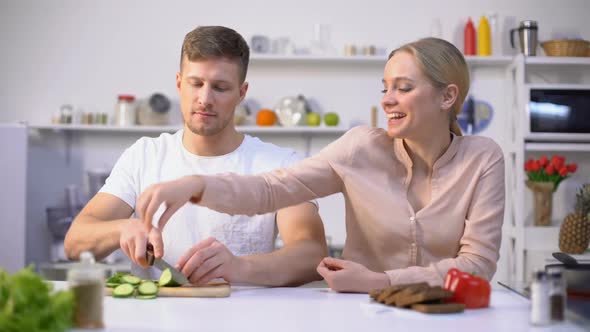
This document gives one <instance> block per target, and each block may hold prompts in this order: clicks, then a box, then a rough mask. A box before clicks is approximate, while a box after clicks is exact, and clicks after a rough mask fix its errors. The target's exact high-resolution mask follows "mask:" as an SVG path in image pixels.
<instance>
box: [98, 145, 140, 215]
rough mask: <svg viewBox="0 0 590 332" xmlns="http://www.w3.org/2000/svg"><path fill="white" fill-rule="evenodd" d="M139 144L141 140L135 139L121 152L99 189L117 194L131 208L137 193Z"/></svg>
mask: <svg viewBox="0 0 590 332" xmlns="http://www.w3.org/2000/svg"><path fill="white" fill-rule="evenodd" d="M141 145H142V144H141V140H140V141H137V142H136V143H135V144H133V145H132V146H130V147H129V148H127V149H126V150H125V151H124V152H123V154H121V156H120V157H119V159H118V160H117V162H116V163H115V166H114V167H113V170H112V171H111V174H110V175H109V177H108V178H107V180H106V181H105V184H104V186H103V187H102V188H101V189H100V190H99V192H102V193H107V194H111V195H114V196H117V197H118V198H120V199H121V200H123V201H124V202H125V203H127V205H129V206H130V207H131V208H133V209H135V202H136V200H137V197H138V195H139V169H140V168H139V165H140V164H141V162H142V158H141V155H142V154H141V153H140V152H141V149H142V147H141Z"/></svg>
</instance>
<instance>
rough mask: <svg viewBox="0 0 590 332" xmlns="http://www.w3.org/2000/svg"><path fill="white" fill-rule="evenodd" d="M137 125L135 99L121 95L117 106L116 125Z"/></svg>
mask: <svg viewBox="0 0 590 332" xmlns="http://www.w3.org/2000/svg"><path fill="white" fill-rule="evenodd" d="M136 123H137V115H136V110H135V97H134V96H132V95H119V96H118V97H117V105H116V106H115V124H116V125H118V126H133V125H135V124H136Z"/></svg>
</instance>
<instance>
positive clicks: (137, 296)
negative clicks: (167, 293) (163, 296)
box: [135, 295, 156, 300]
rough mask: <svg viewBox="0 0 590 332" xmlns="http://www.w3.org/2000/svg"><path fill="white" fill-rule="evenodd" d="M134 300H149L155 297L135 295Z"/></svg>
mask: <svg viewBox="0 0 590 332" xmlns="http://www.w3.org/2000/svg"><path fill="white" fill-rule="evenodd" d="M135 298H136V299H140V300H151V299H155V298H156V295H136V296H135Z"/></svg>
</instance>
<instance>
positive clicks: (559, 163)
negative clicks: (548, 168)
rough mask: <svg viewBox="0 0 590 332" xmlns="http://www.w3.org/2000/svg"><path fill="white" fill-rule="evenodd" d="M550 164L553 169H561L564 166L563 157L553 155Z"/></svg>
mask: <svg viewBox="0 0 590 332" xmlns="http://www.w3.org/2000/svg"><path fill="white" fill-rule="evenodd" d="M551 163H552V164H553V167H555V169H561V168H562V167H563V165H564V164H565V157H563V156H559V155H555V156H553V157H551Z"/></svg>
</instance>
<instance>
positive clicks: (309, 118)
mask: <svg viewBox="0 0 590 332" xmlns="http://www.w3.org/2000/svg"><path fill="white" fill-rule="evenodd" d="M320 122H322V117H321V116H320V115H319V114H318V113H315V112H311V113H307V115H306V116H305V123H307V125H308V126H313V127H317V126H319V125H320Z"/></svg>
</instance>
